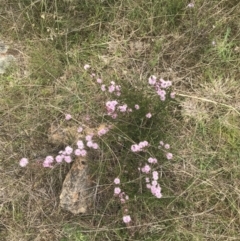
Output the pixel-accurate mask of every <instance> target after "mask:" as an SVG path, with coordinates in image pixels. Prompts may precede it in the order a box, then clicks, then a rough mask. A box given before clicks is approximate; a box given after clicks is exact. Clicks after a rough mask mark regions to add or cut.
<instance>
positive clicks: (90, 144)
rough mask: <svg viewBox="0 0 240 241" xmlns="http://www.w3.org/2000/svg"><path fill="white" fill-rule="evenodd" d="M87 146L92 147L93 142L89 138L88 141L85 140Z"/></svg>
mask: <svg viewBox="0 0 240 241" xmlns="http://www.w3.org/2000/svg"><path fill="white" fill-rule="evenodd" d="M87 146H88V147H90V148H91V147H93V142H92V141H91V140H90V141H88V142H87Z"/></svg>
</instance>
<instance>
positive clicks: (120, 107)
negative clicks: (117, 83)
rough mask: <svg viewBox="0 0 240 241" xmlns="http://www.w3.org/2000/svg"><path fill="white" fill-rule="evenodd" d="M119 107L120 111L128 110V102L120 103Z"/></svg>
mask: <svg viewBox="0 0 240 241" xmlns="http://www.w3.org/2000/svg"><path fill="white" fill-rule="evenodd" d="M118 109H119V111H120V112H126V110H127V105H126V104H124V105H120V106H118Z"/></svg>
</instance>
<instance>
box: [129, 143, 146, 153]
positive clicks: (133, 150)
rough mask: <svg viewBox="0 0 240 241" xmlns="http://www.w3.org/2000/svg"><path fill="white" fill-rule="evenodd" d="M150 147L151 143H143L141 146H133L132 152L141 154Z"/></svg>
mask: <svg viewBox="0 0 240 241" xmlns="http://www.w3.org/2000/svg"><path fill="white" fill-rule="evenodd" d="M147 146H149V143H148V142H147V141H141V142H139V144H133V145H132V146H131V150H132V152H140V151H143V150H144V148H145V147H147Z"/></svg>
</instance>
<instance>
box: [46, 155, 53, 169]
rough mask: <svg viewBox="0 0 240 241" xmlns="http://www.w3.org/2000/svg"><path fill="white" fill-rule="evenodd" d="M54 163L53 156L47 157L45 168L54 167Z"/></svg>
mask: <svg viewBox="0 0 240 241" xmlns="http://www.w3.org/2000/svg"><path fill="white" fill-rule="evenodd" d="M53 161H54V158H53V157H52V156H47V157H46V158H45V160H44V162H43V166H44V167H52V163H53Z"/></svg>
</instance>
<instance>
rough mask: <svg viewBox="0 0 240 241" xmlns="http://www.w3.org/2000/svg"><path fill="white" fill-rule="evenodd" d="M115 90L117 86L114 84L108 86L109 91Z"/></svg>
mask: <svg viewBox="0 0 240 241" xmlns="http://www.w3.org/2000/svg"><path fill="white" fill-rule="evenodd" d="M114 90H115V86H114V85H110V86H109V87H108V92H109V93H112V92H113V91H114Z"/></svg>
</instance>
